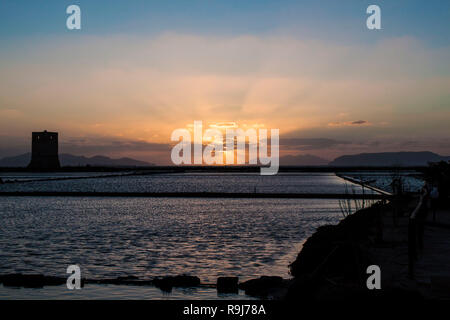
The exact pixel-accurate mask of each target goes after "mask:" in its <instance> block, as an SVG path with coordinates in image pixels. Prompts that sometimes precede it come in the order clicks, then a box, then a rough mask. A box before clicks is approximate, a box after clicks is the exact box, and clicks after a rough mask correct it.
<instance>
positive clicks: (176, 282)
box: [153, 275, 200, 292]
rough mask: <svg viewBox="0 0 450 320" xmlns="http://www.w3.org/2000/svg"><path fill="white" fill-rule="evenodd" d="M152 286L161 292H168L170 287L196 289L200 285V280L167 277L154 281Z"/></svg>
mask: <svg viewBox="0 0 450 320" xmlns="http://www.w3.org/2000/svg"><path fill="white" fill-rule="evenodd" d="M153 284H154V285H155V287H157V288H160V289H161V290H163V291H167V292H170V291H172V287H197V286H198V285H199V284H200V278H199V277H196V276H187V275H179V276H175V277H172V276H169V277H164V278H157V279H154V280H153Z"/></svg>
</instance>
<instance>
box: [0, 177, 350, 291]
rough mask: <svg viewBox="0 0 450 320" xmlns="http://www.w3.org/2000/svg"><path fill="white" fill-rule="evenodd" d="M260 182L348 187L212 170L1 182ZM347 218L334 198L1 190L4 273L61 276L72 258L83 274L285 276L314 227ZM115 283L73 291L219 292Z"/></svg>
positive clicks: (232, 187) (316, 188)
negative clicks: (40, 193)
mask: <svg viewBox="0 0 450 320" xmlns="http://www.w3.org/2000/svg"><path fill="white" fill-rule="evenodd" d="M255 184H256V185H257V192H307V191H309V192H333V193H338V192H342V190H343V189H344V185H345V183H344V182H343V180H341V179H340V178H338V177H336V176H334V175H330V174H314V175H307V174H301V175H280V176H276V177H261V176H259V175H258V176H256V175H230V174H225V175H217V174H215V175H162V176H137V177H115V178H95V179H93V178H92V179H81V180H64V181H50V182H49V181H45V182H39V181H35V182H26V183H17V184H16V183H13V184H7V185H2V186H1V187H2V190H16V189H17V188H20V189H21V190H24V189H26V190H53V191H58V190H67V191H73V190H81V191H86V190H91V189H95V190H96V191H105V190H107V191H117V190H120V191H143V190H145V191H155V190H156V191H161V190H162V191H174V190H176V191H224V192H227V191H228V192H230V191H233V192H237V191H244V190H245V191H249V190H248V189H254V185H255ZM129 189H132V190H129ZM192 189H194V190H192ZM268 190H269V191H268ZM341 217H342V215H341V212H340V210H339V204H338V200H326V199H239V198H237V199H223V198H220V199H210V198H207V199H205V198H133V197H125V198H110V197H107V198H102V197H86V198H83V197H67V198H65V197H9V196H8V197H0V221H2V223H1V225H0V248H1V250H0V274H7V273H17V272H21V273H34V274H36V273H39V274H45V275H55V276H60V277H65V276H66V273H65V271H66V268H67V266H68V265H71V264H78V265H79V266H80V267H81V270H82V275H83V276H84V277H86V278H97V279H101V278H115V277H118V276H127V275H134V276H137V277H139V278H141V279H148V278H152V277H155V276H166V275H177V274H190V275H196V276H198V277H199V278H200V279H201V282H202V283H215V282H216V279H217V277H218V276H238V277H239V278H240V281H244V280H247V279H251V278H255V277H259V276H261V275H278V276H282V277H285V278H287V277H289V274H288V265H289V263H290V262H292V261H293V260H294V259H295V257H296V255H297V254H298V252H299V250H300V249H301V245H302V243H303V242H304V241H305V239H306V238H307V237H308V236H309V235H311V234H312V233H313V232H314V231H315V229H316V228H317V227H318V226H320V225H323V224H335V223H337V222H338V221H339V220H340V219H341ZM87 287H90V288H91V289H90V290H85V289H86V288H87ZM116 287H117V286H113V287H111V286H110V287H109V288H110V290H109V291H108V289H107V288H108V287H107V286H102V285H100V286H92V285H87V286H86V287H85V288H84V289H82V290H81V291H82V292H83V293H81V294H78V296H77V297H80V296H81V297H84V298H95V297H100V296H102V295H103V296H104V297H111V296H112V297H116V298H120V297H122V298H133V297H139V296H142V297H145V298H154V299H167V298H169V299H177V298H184V299H186V298H189V299H191V298H193V299H196V298H199V297H200V298H205V297H206V298H211V299H214V298H220V297H218V296H217V293H216V291H215V290H214V289H210V288H198V289H197V291H195V290H194V291H183V292H184V293H183V292H181V291H175V292H174V293H173V294H171V295H169V296H167V295H166V294H163V293H162V292H161V291H159V289H156V288H142V287H132V286H125V288H122V289H120V291H118V290H116V289H111V288H116ZM50 288H51V289H50ZM63 289H64V288H59V289H58V287H53V288H52V287H46V288H44V289H9V288H3V287H0V298H1V297H17V296H18V297H22V298H27V297H28V298H34V297H35V296H37V297H39V295H40V296H41V297H42V298H44V297H45V298H61V297H63V296H64V297H66V295H61V293H60V292H61V290H63ZM11 290H16V291H11ZM30 290H35V291H30ZM58 290H59V291H58ZM105 290H106V291H105ZM111 290H113V291H111ZM114 290H116V291H114ZM30 292H31V293H30ZM39 292H41V293H39ZM186 292H187V293H186ZM237 297H239V298H242V296H237ZM222 298H223V297H222Z"/></svg>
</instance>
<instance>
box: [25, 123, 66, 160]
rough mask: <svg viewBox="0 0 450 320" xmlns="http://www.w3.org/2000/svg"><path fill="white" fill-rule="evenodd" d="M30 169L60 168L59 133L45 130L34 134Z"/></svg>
mask: <svg viewBox="0 0 450 320" xmlns="http://www.w3.org/2000/svg"><path fill="white" fill-rule="evenodd" d="M28 167H29V168H32V169H57V168H59V167H60V164H59V158H58V133H57V132H48V131H47V130H44V131H43V132H33V133H32V137H31V162H30V164H29V165H28Z"/></svg>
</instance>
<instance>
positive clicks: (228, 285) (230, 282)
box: [217, 277, 239, 293]
mask: <svg viewBox="0 0 450 320" xmlns="http://www.w3.org/2000/svg"><path fill="white" fill-rule="evenodd" d="M238 282H239V278H238V277H219V278H217V292H218V293H238V292H239V288H238Z"/></svg>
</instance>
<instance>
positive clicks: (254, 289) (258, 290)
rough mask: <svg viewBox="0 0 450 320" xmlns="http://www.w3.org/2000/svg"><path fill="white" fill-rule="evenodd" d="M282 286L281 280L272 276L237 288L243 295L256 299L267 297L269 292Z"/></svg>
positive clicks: (263, 277) (246, 282)
mask: <svg viewBox="0 0 450 320" xmlns="http://www.w3.org/2000/svg"><path fill="white" fill-rule="evenodd" d="M284 286H285V283H284V281H283V278H282V277H274V276H272V277H269V276H262V277H260V278H258V279H251V280H248V281H245V282H243V283H241V284H239V288H240V289H242V290H244V291H245V294H247V295H250V296H256V297H267V296H268V295H269V294H270V292H272V291H274V290H276V289H279V288H281V287H284Z"/></svg>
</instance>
